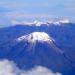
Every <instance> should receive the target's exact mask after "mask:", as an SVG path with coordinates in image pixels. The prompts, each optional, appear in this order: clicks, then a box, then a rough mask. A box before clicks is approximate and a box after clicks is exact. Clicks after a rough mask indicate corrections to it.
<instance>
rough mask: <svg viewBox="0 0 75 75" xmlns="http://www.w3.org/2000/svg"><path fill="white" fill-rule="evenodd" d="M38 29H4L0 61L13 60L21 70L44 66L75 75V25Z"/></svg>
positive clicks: (19, 26) (43, 25) (22, 26)
mask: <svg viewBox="0 0 75 75" xmlns="http://www.w3.org/2000/svg"><path fill="white" fill-rule="evenodd" d="M37 25H38V26H37ZM37 25H36V24H32V25H29V24H28V25H27V24H24V25H22V24H17V25H15V26H11V27H6V28H1V29H0V59H8V60H13V61H14V62H15V63H16V64H17V65H18V67H19V68H21V69H26V70H29V69H31V68H33V67H35V66H36V65H38V66H39V65H41V66H44V67H47V68H49V69H51V70H52V71H54V72H60V73H62V74H63V75H75V24H74V23H69V22H68V21H67V22H65V23H61V22H60V26H59V25H58V23H57V25H55V23H54V24H53V23H47V24H43V23H41V24H38V23H37Z"/></svg>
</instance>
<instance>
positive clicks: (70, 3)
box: [0, 0, 75, 26]
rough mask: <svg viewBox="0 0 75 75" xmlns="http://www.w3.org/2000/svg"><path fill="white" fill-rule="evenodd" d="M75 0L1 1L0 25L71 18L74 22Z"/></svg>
mask: <svg viewBox="0 0 75 75" xmlns="http://www.w3.org/2000/svg"><path fill="white" fill-rule="evenodd" d="M74 3H75V0H0V25H4V26H5V25H9V24H11V22H12V21H14V20H18V21H22V20H25V21H33V20H35V19H39V20H49V19H51V18H61V17H63V18H70V19H71V20H72V21H74V19H75V18H74V17H75V4H74Z"/></svg>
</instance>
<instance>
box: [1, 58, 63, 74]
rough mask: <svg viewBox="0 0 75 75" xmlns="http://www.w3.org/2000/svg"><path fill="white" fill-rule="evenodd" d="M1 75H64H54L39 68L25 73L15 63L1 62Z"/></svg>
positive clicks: (47, 70) (43, 68)
mask: <svg viewBox="0 0 75 75" xmlns="http://www.w3.org/2000/svg"><path fill="white" fill-rule="evenodd" d="M0 75H62V74H60V73H59V72H57V73H53V72H52V71H51V70H49V69H47V68H45V67H42V66H37V67H35V68H33V69H32V70H29V71H25V70H21V69H19V68H18V67H17V65H16V64H15V63H14V62H13V61H9V60H6V59H5V60H0Z"/></svg>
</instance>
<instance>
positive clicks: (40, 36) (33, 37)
mask: <svg viewBox="0 0 75 75" xmlns="http://www.w3.org/2000/svg"><path fill="white" fill-rule="evenodd" d="M24 39H25V40H26V39H28V41H32V42H34V41H54V39H52V38H51V37H50V36H49V35H48V34H47V33H45V32H33V33H31V34H28V35H25V36H22V37H19V38H18V39H17V40H18V41H21V40H24Z"/></svg>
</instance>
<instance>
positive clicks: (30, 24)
mask: <svg viewBox="0 0 75 75" xmlns="http://www.w3.org/2000/svg"><path fill="white" fill-rule="evenodd" d="M64 23H70V21H69V20H68V19H63V20H57V21H54V20H49V21H46V22H43V21H38V20H35V21H33V22H26V21H22V22H18V21H12V24H15V25H17V24H21V25H29V26H41V25H47V26H49V25H50V24H53V25H61V24H64Z"/></svg>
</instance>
